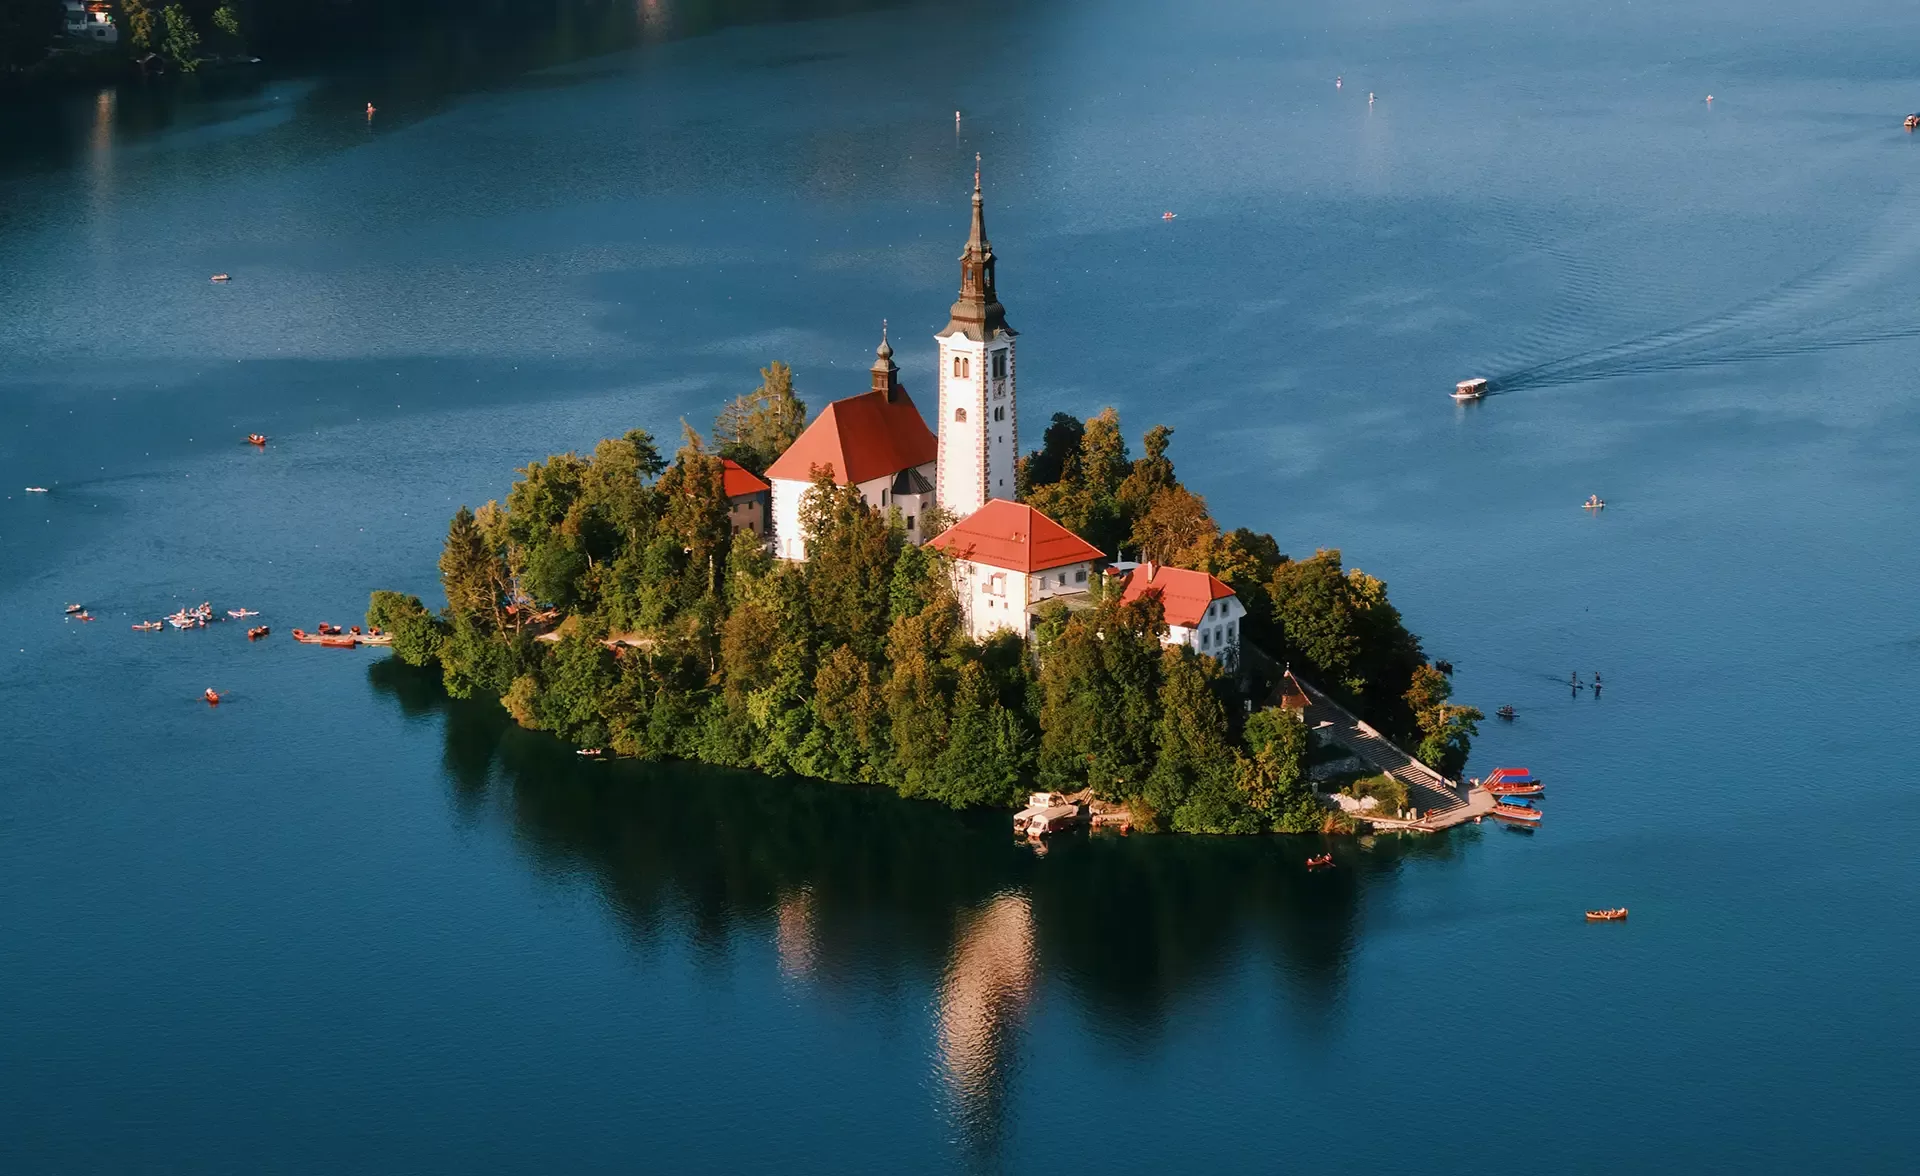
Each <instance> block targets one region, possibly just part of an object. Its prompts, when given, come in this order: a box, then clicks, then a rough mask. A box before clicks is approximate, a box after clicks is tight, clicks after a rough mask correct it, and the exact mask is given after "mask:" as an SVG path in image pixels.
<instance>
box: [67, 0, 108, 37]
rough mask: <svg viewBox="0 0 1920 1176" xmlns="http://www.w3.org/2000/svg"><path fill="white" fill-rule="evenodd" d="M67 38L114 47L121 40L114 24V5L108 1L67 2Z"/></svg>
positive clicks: (78, 0)
mask: <svg viewBox="0 0 1920 1176" xmlns="http://www.w3.org/2000/svg"><path fill="white" fill-rule="evenodd" d="M65 5H66V10H67V36H69V37H80V38H82V39H84V40H88V41H97V42H99V43H100V44H103V45H112V44H114V43H116V42H117V41H119V40H120V30H119V28H117V27H116V26H115V25H114V23H113V5H112V4H109V3H108V2H107V0H65Z"/></svg>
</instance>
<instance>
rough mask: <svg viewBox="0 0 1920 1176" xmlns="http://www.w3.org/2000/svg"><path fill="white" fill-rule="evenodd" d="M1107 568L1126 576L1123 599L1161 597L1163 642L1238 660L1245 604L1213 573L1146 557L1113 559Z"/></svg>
mask: <svg viewBox="0 0 1920 1176" xmlns="http://www.w3.org/2000/svg"><path fill="white" fill-rule="evenodd" d="M1109 574H1113V575H1123V576H1125V577H1126V588H1125V589H1123V590H1122V593H1121V599H1122V600H1139V599H1140V598H1141V597H1144V596H1146V595H1148V594H1149V593H1152V594H1155V595H1158V596H1159V597H1160V607H1161V609H1162V610H1163V611H1164V612H1165V614H1166V618H1167V635H1166V638H1165V643H1166V644H1168V645H1191V646H1192V647H1193V648H1194V649H1196V650H1198V651H1199V652H1201V653H1204V654H1207V655H1208V656H1210V657H1212V658H1214V659H1215V660H1217V661H1219V662H1220V664H1221V665H1223V666H1226V667H1227V668H1228V669H1234V668H1237V667H1238V666H1239V664H1240V618H1242V617H1244V616H1246V615H1247V608H1246V606H1245V605H1243V604H1241V603H1240V598H1239V597H1238V596H1236V595H1234V592H1233V589H1231V588H1229V587H1227V585H1226V584H1225V582H1223V581H1222V580H1221V579H1220V578H1219V577H1218V576H1213V575H1209V574H1208V573H1206V572H1196V571H1194V570H1192V569H1191V568H1169V567H1163V566H1161V565H1159V564H1156V563H1153V562H1151V561H1149V562H1147V563H1143V564H1138V565H1135V566H1132V567H1128V566H1126V565H1115V567H1114V568H1113V569H1110V570H1109Z"/></svg>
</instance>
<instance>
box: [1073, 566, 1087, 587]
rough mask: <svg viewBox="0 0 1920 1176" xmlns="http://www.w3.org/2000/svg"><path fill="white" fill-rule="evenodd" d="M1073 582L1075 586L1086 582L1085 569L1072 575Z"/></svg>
mask: <svg viewBox="0 0 1920 1176" xmlns="http://www.w3.org/2000/svg"><path fill="white" fill-rule="evenodd" d="M1073 582H1074V583H1076V584H1084V583H1086V582H1087V572H1086V569H1085V568H1082V569H1080V570H1079V571H1077V572H1075V573H1074V574H1073Z"/></svg>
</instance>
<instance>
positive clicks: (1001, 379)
mask: <svg viewBox="0 0 1920 1176" xmlns="http://www.w3.org/2000/svg"><path fill="white" fill-rule="evenodd" d="M993 265H994V258H993V246H992V245H990V244H988V243H987V219H986V212H985V210H984V207H983V205H982V203H981V199H980V157H979V156H978V155H976V156H974V157H973V229H972V231H971V232H970V233H968V234H967V247H966V248H965V249H964V250H962V251H961V253H960V297H959V298H958V299H957V300H955V302H954V304H953V311H952V313H951V314H950V315H949V317H948V320H947V325H946V328H945V329H944V330H942V331H941V332H940V333H939V334H937V335H935V336H934V338H935V339H936V340H938V341H939V344H940V370H939V371H938V372H937V373H935V374H936V376H937V378H938V381H939V388H940V428H939V434H940V465H939V474H938V478H937V487H936V488H937V490H938V493H939V500H940V505H941V506H942V507H944V508H946V510H947V511H948V512H949V513H950V514H952V515H953V517H954V518H955V519H964V518H966V517H967V516H968V515H970V514H972V513H973V512H974V511H976V510H979V509H980V508H981V507H982V506H984V505H985V504H986V502H987V500H988V499H990V498H1006V499H1011V498H1012V497H1013V492H1014V491H1013V459H1014V455H1015V454H1017V453H1018V452H1019V451H1020V433H1019V423H1018V421H1017V419H1016V417H1015V414H1014V406H1015V399H1014V392H1013V339H1014V335H1015V334H1016V332H1015V331H1014V329H1013V328H1012V327H1009V326H1008V325H1007V312H1006V309H1005V308H1004V307H1002V306H1001V305H1000V297H999V295H998V294H996V293H995V292H994V288H993Z"/></svg>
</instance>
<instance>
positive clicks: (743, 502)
mask: <svg viewBox="0 0 1920 1176" xmlns="http://www.w3.org/2000/svg"><path fill="white" fill-rule="evenodd" d="M721 464H722V466H723V467H724V472H723V473H722V475H721V488H722V489H723V490H724V491H725V492H726V495H727V518H728V519H729V520H730V521H731V522H732V523H733V533H734V534H736V535H737V534H739V533H740V532H742V531H745V532H747V533H748V534H749V535H765V534H766V533H767V517H768V514H769V512H770V511H771V510H772V509H773V507H772V502H771V498H772V494H773V487H772V486H771V485H769V484H768V483H767V481H766V480H765V479H764V478H761V477H760V476H759V475H758V474H755V473H754V472H753V471H752V470H750V469H748V468H747V467H745V466H743V465H741V464H740V463H739V462H737V461H734V460H733V459H732V458H730V457H729V458H723V459H722V461H721Z"/></svg>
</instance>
